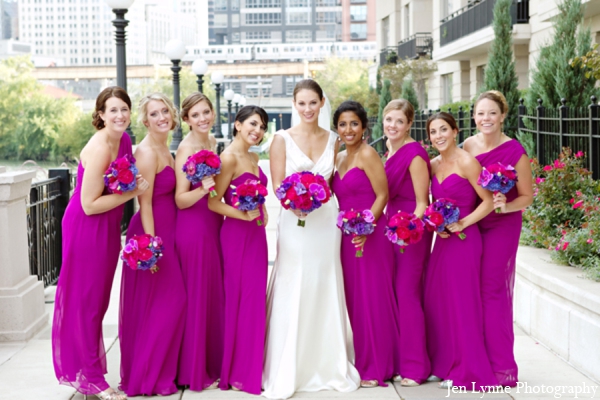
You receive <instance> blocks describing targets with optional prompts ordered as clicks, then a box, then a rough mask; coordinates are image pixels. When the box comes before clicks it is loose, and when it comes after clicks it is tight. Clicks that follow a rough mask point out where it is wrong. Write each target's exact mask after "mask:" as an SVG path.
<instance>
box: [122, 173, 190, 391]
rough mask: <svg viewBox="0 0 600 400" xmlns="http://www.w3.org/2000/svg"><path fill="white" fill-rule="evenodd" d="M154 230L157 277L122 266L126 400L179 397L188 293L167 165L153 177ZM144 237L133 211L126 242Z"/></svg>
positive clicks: (123, 363)
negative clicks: (159, 248)
mask: <svg viewBox="0 0 600 400" xmlns="http://www.w3.org/2000/svg"><path fill="white" fill-rule="evenodd" d="M152 215H153V217H154V231H155V234H156V236H160V237H161V238H162V240H163V242H164V251H163V256H162V257H161V259H160V260H159V261H158V263H157V265H158V268H159V270H158V272H156V273H154V274H152V273H151V272H150V271H137V270H132V269H131V268H129V267H128V266H127V265H125V264H124V265H123V279H122V283H121V309H120V315H119V342H120V345H121V386H120V387H121V389H122V390H123V391H124V392H125V393H126V394H127V395H128V396H140V395H148V396H151V395H163V396H164V395H169V394H173V393H175V392H177V387H176V386H175V378H176V375H177V362H178V358H179V349H180V348H181V339H182V336H183V329H184V325H185V311H186V294H185V286H184V284H183V278H182V273H181V267H180V266H179V259H178V258H177V254H176V253H175V222H176V217H177V207H176V205H175V171H173V168H171V167H170V166H166V167H165V168H164V169H163V170H162V171H161V172H159V173H158V174H156V178H155V180H154V192H153V194H152ZM143 233H144V228H143V226H142V219H141V215H140V213H139V212H137V213H136V214H135V215H134V216H133V218H132V219H131V222H130V224H129V229H128V230H127V240H129V239H130V238H131V237H132V236H133V235H141V234H143Z"/></svg>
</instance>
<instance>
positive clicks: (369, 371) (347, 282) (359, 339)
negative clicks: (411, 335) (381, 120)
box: [332, 167, 400, 386]
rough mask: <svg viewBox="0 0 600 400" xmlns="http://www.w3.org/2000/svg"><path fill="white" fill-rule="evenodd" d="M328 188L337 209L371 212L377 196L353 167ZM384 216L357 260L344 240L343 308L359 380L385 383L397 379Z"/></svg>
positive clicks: (390, 266) (349, 238)
mask: <svg viewBox="0 0 600 400" xmlns="http://www.w3.org/2000/svg"><path fill="white" fill-rule="evenodd" d="M332 189H333V191H334V192H335V195H336V197H337V199H338V202H339V205H340V210H344V211H345V210H350V209H354V210H356V211H359V210H360V211H362V210H367V209H371V207H372V206H373V203H374V202H375V198H376V196H375V192H374V191H373V188H372V187H371V182H370V181H369V178H368V177H367V174H366V173H365V171H363V170H361V169H358V168H356V167H355V168H351V169H350V170H348V172H346V175H344V177H343V178H342V177H340V174H339V172H336V173H335V176H334V178H333V183H332ZM386 224H387V218H386V217H385V215H381V217H379V220H377V222H376V227H375V231H374V232H373V233H372V234H370V235H369V236H368V237H367V241H366V242H365V246H364V249H363V250H364V251H363V256H362V257H356V256H355V253H356V249H355V247H354V245H353V244H352V236H350V235H343V236H342V250H341V258H342V269H343V271H344V288H345V292H346V304H347V306H348V315H349V317H350V324H351V325H352V332H353V336H354V352H355V357H356V359H355V366H356V369H357V370H358V373H359V374H360V379H361V380H377V382H379V385H380V386H387V385H386V384H385V383H384V381H386V380H388V379H391V378H392V377H393V376H394V375H396V374H398V372H399V371H397V370H396V364H397V363H396V354H397V353H398V351H397V348H398V342H399V338H400V329H399V326H398V320H397V319H398V317H399V316H398V306H397V303H396V296H395V294H394V285H393V277H394V268H395V265H394V247H393V246H394V245H393V244H392V242H390V241H389V240H388V239H387V238H386V237H385V234H384V228H385V226H386Z"/></svg>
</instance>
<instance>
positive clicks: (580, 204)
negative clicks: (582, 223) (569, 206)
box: [573, 200, 583, 210]
mask: <svg viewBox="0 0 600 400" xmlns="http://www.w3.org/2000/svg"><path fill="white" fill-rule="evenodd" d="M581 206H583V200H579V201H578V202H577V203H575V204H573V210H576V209H578V208H580V207H581Z"/></svg>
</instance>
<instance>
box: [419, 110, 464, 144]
mask: <svg viewBox="0 0 600 400" xmlns="http://www.w3.org/2000/svg"><path fill="white" fill-rule="evenodd" d="M436 119H441V120H444V121H445V122H446V123H447V124H448V125H450V129H452V130H453V131H454V130H456V131H457V132H458V125H457V124H456V120H455V119H454V117H453V116H452V114H449V113H447V112H443V111H442V112H439V113H436V114H433V115H432V116H431V117H429V118H428V119H427V125H426V127H425V130H426V131H427V138H428V139H429V141H430V142H431V133H430V132H429V126H430V125H431V123H432V122H433V121H435V120H436Z"/></svg>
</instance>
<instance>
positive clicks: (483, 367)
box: [424, 174, 498, 390]
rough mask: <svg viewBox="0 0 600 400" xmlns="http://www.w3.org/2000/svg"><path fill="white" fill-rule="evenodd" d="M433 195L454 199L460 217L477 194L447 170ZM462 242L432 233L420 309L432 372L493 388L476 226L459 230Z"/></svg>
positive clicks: (433, 188) (469, 385)
mask: <svg viewBox="0 0 600 400" xmlns="http://www.w3.org/2000/svg"><path fill="white" fill-rule="evenodd" d="M431 192H432V194H433V198H434V199H439V198H442V197H445V198H450V199H454V200H455V201H456V203H457V205H458V207H459V209H460V215H461V218H463V217H464V216H466V215H468V214H470V213H471V212H472V211H473V210H474V209H475V204H476V202H477V199H478V196H477V192H475V189H473V187H472V186H471V183H469V181H468V180H467V179H465V178H462V177H461V176H459V175H457V174H451V175H449V176H448V177H446V179H444V181H443V182H442V183H439V182H438V179H437V177H436V176H435V175H434V176H433V178H432V183H431ZM463 232H464V233H465V234H466V235H467V237H466V238H465V239H464V240H461V239H460V238H459V237H458V235H455V234H452V235H451V236H450V237H449V238H447V239H443V238H441V237H436V239H435V245H434V247H433V252H432V253H431V256H430V259H429V265H428V266H427V270H426V272H425V289H424V310H425V328H426V332H427V349H428V352H429V357H430V360H431V373H432V374H433V375H435V376H438V377H440V378H442V379H450V380H452V381H453V384H454V386H464V387H466V388H467V390H471V389H473V387H474V388H475V389H476V390H478V388H479V387H481V386H497V385H498V380H497V379H496V377H495V376H494V373H493V371H492V367H491V365H490V361H489V359H488V356H487V352H486V350H485V346H484V343H483V316H482V311H481V297H480V276H481V235H480V234H479V228H478V227H477V225H471V226H469V227H468V228H466V229H465V230H464V231H463Z"/></svg>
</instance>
